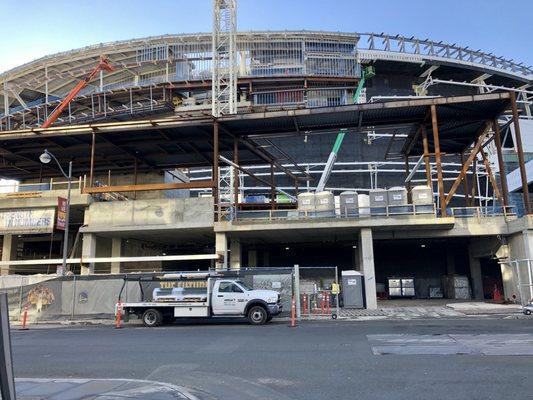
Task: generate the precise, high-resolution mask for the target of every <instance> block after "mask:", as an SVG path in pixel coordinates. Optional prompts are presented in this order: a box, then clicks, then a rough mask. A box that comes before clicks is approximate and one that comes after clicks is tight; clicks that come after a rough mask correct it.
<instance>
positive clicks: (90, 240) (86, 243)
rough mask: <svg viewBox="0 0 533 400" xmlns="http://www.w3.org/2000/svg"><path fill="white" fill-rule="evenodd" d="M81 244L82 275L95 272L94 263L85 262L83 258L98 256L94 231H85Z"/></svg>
mask: <svg viewBox="0 0 533 400" xmlns="http://www.w3.org/2000/svg"><path fill="white" fill-rule="evenodd" d="M82 242H83V243H82V246H81V257H82V266H81V275H91V274H94V263H89V264H88V263H85V262H83V258H87V257H96V235H95V234H94V233H84V234H83V239H82Z"/></svg>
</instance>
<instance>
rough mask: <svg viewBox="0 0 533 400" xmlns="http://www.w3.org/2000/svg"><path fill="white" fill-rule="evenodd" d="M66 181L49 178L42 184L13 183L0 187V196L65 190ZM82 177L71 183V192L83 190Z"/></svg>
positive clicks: (21, 195) (20, 195)
mask: <svg viewBox="0 0 533 400" xmlns="http://www.w3.org/2000/svg"><path fill="white" fill-rule="evenodd" d="M67 185H68V181H66V180H57V179H54V178H50V179H49V180H47V181H43V182H30V183H18V182H13V183H10V184H2V185H0V196H3V197H14V196H16V197H24V195H25V194H28V195H29V194H30V193H34V192H49V191H52V190H67ZM83 185H84V182H83V177H82V176H80V177H79V178H78V179H76V180H73V181H72V190H73V191H75V190H78V192H79V193H81V191H82V189H83Z"/></svg>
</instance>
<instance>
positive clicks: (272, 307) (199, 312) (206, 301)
mask: <svg viewBox="0 0 533 400" xmlns="http://www.w3.org/2000/svg"><path fill="white" fill-rule="evenodd" d="M157 280H158V281H159V282H161V287H160V288H156V289H154V290H153V294H152V301H141V302H124V303H122V302H120V303H119V304H120V306H119V304H117V307H116V309H115V311H116V312H117V310H118V309H120V312H121V313H122V314H123V315H124V321H125V322H128V321H129V319H130V316H132V315H135V316H137V317H138V318H140V319H142V322H143V324H144V325H145V326H147V327H155V326H158V325H161V324H163V323H170V322H173V321H175V320H176V319H177V318H215V317H247V318H248V321H249V322H250V323H251V324H252V325H262V324H265V323H267V322H269V321H270V320H271V319H272V317H274V316H276V315H278V314H279V313H281V312H282V305H281V301H280V296H279V293H278V292H276V291H274V290H256V289H252V288H249V287H248V286H247V285H246V284H245V283H244V282H242V281H241V280H239V279H236V278H228V277H223V276H217V275H214V276H213V275H212V274H209V273H206V274H199V273H187V274H164V275H163V276H161V277H159V278H158V279H157ZM121 293H122V291H121ZM141 293H142V290H141ZM143 297H144V294H143ZM119 299H120V296H119Z"/></svg>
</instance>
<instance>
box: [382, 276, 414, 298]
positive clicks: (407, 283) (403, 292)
mask: <svg viewBox="0 0 533 400" xmlns="http://www.w3.org/2000/svg"><path fill="white" fill-rule="evenodd" d="M388 283H389V296H390V297H415V280H414V279H413V278H388Z"/></svg>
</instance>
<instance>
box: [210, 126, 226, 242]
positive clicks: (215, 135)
mask: <svg viewBox="0 0 533 400" xmlns="http://www.w3.org/2000/svg"><path fill="white" fill-rule="evenodd" d="M213 185H214V186H213V199H214V203H215V221H219V220H220V218H219V217H220V215H219V211H220V205H219V204H218V203H219V199H218V122H217V121H215V123H214V124H213ZM226 247H227V246H226Z"/></svg>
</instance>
